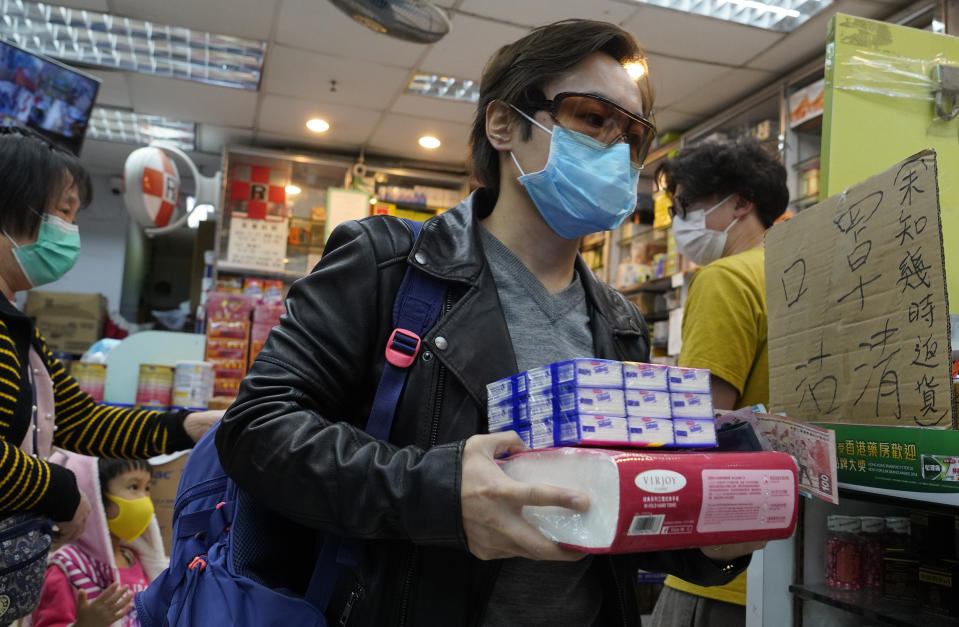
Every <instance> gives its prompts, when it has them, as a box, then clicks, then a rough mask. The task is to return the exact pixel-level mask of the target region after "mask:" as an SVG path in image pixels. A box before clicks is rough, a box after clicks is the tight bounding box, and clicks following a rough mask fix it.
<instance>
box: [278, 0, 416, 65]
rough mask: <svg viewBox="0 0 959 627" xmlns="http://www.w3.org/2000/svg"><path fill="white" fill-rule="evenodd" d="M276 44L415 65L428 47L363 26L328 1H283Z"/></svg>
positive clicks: (370, 59)
mask: <svg viewBox="0 0 959 627" xmlns="http://www.w3.org/2000/svg"><path fill="white" fill-rule="evenodd" d="M275 41H276V43H279V44H286V45H288V46H295V47H298V48H304V49H306V50H313V51H315V52H325V53H327V54H332V55H335V56H339V57H349V58H353V59H362V60H365V61H373V62H376V63H382V64H386V65H394V66H398V67H406V68H412V67H413V66H415V65H416V60H417V59H419V58H420V56H421V55H422V54H423V52H424V51H425V50H426V48H427V47H426V46H423V45H420V44H412V43H408V42H405V41H400V40H399V39H395V38H393V37H388V36H386V35H381V34H379V33H374V32H373V31H371V30H370V29H368V28H366V27H364V26H360V25H359V24H357V23H356V22H354V21H353V20H351V19H350V18H349V17H348V16H346V15H345V14H344V13H342V12H341V11H340V10H339V9H337V8H336V7H334V6H333V5H332V4H330V3H329V2H327V1H326V0H283V3H282V4H281V5H280V12H279V16H278V17H277V24H276V37H275Z"/></svg>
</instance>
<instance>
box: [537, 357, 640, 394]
mask: <svg viewBox="0 0 959 627" xmlns="http://www.w3.org/2000/svg"><path fill="white" fill-rule="evenodd" d="M526 381H527V386H528V388H529V392H530V394H532V393H533V392H537V391H540V390H544V389H547V388H555V387H559V386H564V385H572V386H576V387H584V388H622V387H623V364H622V362H619V361H611V360H608V359H567V360H565V361H558V362H555V363H552V364H548V365H546V366H540V367H539V368H533V369H532V370H528V371H527V372H526Z"/></svg>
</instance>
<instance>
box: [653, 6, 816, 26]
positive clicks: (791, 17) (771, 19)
mask: <svg viewBox="0 0 959 627" xmlns="http://www.w3.org/2000/svg"><path fill="white" fill-rule="evenodd" d="M635 1H636V2H641V3H643V4H652V5H655V6H660V7H664V8H666V9H673V10H675V11H683V12H684V13H694V14H696V15H703V16H705V17H712V18H716V19H720V20H726V21H728V22H737V23H739V24H746V25H747V26H757V27H759V28H765V29H768V30H775V31H780V32H785V33H788V32H790V31H792V30H795V29H796V27H797V26H799V25H800V24H802V23H803V22H805V21H806V20H808V19H809V18H810V17H812V16H813V15H815V14H816V13H819V12H820V11H822V10H823V9H825V8H826V7H827V6H829V5H830V4H832V0H819V1H817V2H808V1H807V0H763V1H759V0H702V1H700V2H688V1H687V0H635Z"/></svg>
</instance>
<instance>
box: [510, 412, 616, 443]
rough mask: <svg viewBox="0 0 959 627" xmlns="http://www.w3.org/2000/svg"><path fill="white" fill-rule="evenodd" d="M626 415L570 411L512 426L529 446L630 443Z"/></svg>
mask: <svg viewBox="0 0 959 627" xmlns="http://www.w3.org/2000/svg"><path fill="white" fill-rule="evenodd" d="M628 427H629V423H628V422H627V421H626V418H621V417H618V416H616V417H607V416H594V415H592V414H579V413H577V412H574V411H571V412H566V413H565V414H562V415H559V416H554V417H549V418H545V419H540V420H534V421H532V422H531V423H530V424H529V425H528V426H522V427H515V428H514V430H515V431H516V432H517V433H518V434H519V435H520V438H522V439H523V441H524V442H526V444H528V445H529V447H530V448H532V449H544V448H550V447H554V446H629V428H628Z"/></svg>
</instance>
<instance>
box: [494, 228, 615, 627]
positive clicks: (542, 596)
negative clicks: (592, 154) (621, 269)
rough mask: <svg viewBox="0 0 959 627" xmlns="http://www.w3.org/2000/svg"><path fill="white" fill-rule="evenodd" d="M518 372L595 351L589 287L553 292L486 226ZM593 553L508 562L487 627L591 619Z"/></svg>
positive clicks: (596, 598) (595, 589)
mask: <svg viewBox="0 0 959 627" xmlns="http://www.w3.org/2000/svg"><path fill="white" fill-rule="evenodd" d="M480 231H481V233H482V238H483V247H484V249H485V251H486V258H487V259H488V260H489V263H490V269H491V270H492V272H493V279H494V280H495V282H496V290H497V293H498V294H499V299H500V303H501V304H502V307H503V313H504V315H505V316H506V325H507V327H508V328H509V334H510V339H511V340H512V341H513V350H514V352H515V354H516V364H517V366H518V367H519V370H520V372H522V371H524V370H529V369H531V368H535V367H537V366H542V365H545V364H549V363H552V362H554V361H560V360H563V359H572V358H574V357H592V356H593V336H592V333H591V332H590V326H589V312H588V310H587V308H586V292H585V291H584V290H583V284H582V282H581V281H580V278H579V275H574V277H573V282H572V283H570V285H569V286H568V287H567V288H566V289H564V290H563V291H561V292H559V293H557V294H550V293H549V291H548V290H547V289H546V287H545V286H543V284H542V283H541V282H540V281H539V279H537V278H536V277H535V276H534V275H533V273H532V272H530V270H529V268H527V267H526V266H525V265H524V264H523V262H522V261H520V260H519V259H517V258H516V256H515V255H514V254H513V253H512V251H510V250H509V249H508V248H507V247H506V246H505V245H504V244H503V243H502V242H500V241H499V240H498V239H496V238H495V237H494V236H493V235H492V234H491V233H490V232H489V231H487V230H486V229H485V228H484V229H481V230H480ZM592 559H593V558H592V557H591V556H587V557H585V558H583V559H582V560H580V561H578V562H540V561H533V560H527V559H522V558H513V559H507V560H503V563H502V567H501V569H500V574H499V577H497V579H496V584H495V586H494V587H493V593H492V596H491V598H490V602H489V606H488V608H487V611H486V620H485V621H484V623H483V624H484V625H485V626H486V627H506V626H507V625H550V626H552V625H592V624H593V622H594V621H595V620H596V617H597V615H598V614H599V606H600V603H601V599H602V596H603V595H602V590H601V589H600V584H599V582H598V581H595V580H594V578H591V577H588V576H587V575H588V571H589V567H590V565H591V564H592Z"/></svg>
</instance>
